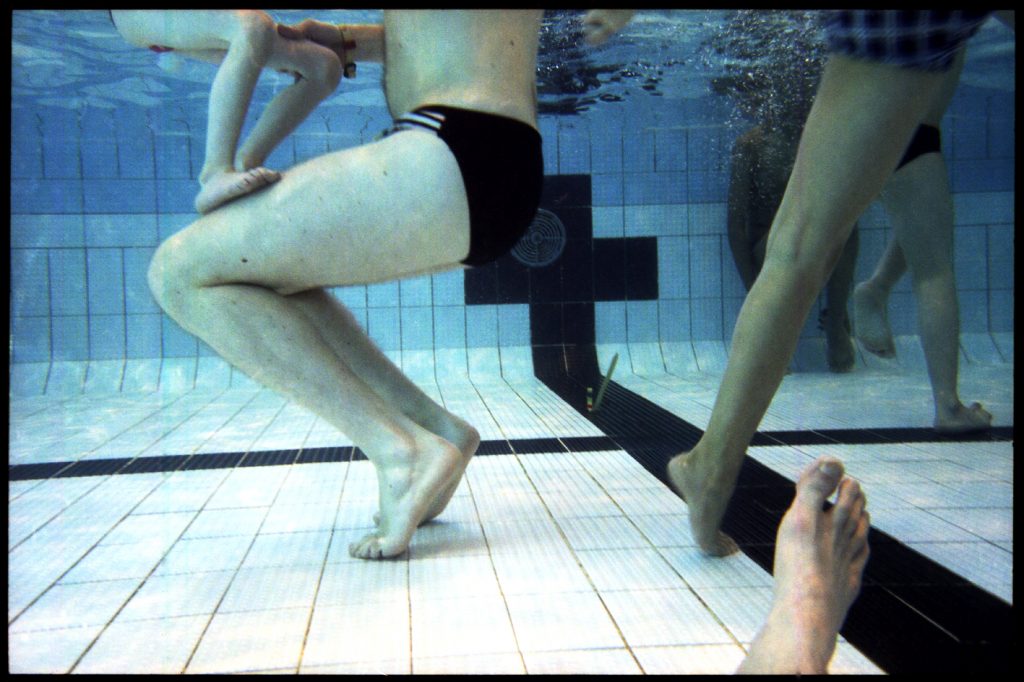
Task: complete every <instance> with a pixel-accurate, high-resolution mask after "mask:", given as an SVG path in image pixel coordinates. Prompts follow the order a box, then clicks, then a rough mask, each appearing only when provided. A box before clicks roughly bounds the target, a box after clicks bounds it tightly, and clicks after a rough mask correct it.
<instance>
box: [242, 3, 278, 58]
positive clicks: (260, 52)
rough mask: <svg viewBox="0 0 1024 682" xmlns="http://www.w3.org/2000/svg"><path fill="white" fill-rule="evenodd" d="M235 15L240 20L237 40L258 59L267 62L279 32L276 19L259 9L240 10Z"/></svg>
mask: <svg viewBox="0 0 1024 682" xmlns="http://www.w3.org/2000/svg"><path fill="white" fill-rule="evenodd" d="M235 17H236V18H237V21H238V25H237V35H236V40H238V41H239V44H240V45H241V46H243V47H245V49H246V50H248V51H250V52H251V53H252V54H253V56H254V57H255V58H256V59H258V60H259V61H261V62H265V61H266V60H267V59H268V58H269V57H270V51H271V50H272V49H273V47H274V36H275V34H276V33H277V28H276V27H275V25H274V20H273V19H271V18H270V16H269V15H267V13H266V12H261V11H258V10H238V11H237V12H236V13H235Z"/></svg>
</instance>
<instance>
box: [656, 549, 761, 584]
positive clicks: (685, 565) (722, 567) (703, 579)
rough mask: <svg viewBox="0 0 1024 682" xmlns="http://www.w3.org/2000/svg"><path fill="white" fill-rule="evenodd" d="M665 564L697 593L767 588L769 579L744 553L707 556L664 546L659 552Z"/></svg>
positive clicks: (697, 551)
mask: <svg viewBox="0 0 1024 682" xmlns="http://www.w3.org/2000/svg"><path fill="white" fill-rule="evenodd" d="M660 551H661V553H662V555H663V556H664V557H665V559H666V561H667V562H668V563H669V564H670V565H671V566H672V568H674V569H675V570H676V572H677V573H678V574H679V575H681V576H682V577H683V580H685V581H686V583H687V584H688V585H689V586H690V587H692V588H694V589H695V590H698V589H699V588H703V587H764V586H771V584H772V576H771V575H770V574H768V573H766V572H765V571H764V569H762V568H761V567H760V566H758V565H757V564H756V563H755V562H754V561H753V560H752V559H750V558H749V557H748V556H746V555H745V554H742V553H740V552H737V553H735V554H731V555H729V556H726V557H709V556H707V555H706V554H704V553H703V552H701V551H700V550H699V549H697V548H696V547H667V548H664V549H661V550H660Z"/></svg>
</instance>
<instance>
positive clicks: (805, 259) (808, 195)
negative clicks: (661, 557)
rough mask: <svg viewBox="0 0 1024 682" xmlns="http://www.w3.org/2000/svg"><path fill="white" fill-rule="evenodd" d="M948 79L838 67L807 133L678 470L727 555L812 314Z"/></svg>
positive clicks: (828, 76) (714, 545)
mask: <svg viewBox="0 0 1024 682" xmlns="http://www.w3.org/2000/svg"><path fill="white" fill-rule="evenodd" d="M940 80H941V76H936V75H934V74H929V73H923V72H916V71H912V70H910V69H899V68H894V67H888V66H882V65H876V64H871V63H866V62H857V61H854V60H851V59H845V58H841V57H833V58H832V59H830V61H829V63H828V65H827V66H826V67H825V71H824V74H823V76H822V81H821V86H820V88H819V90H818V95H817V97H816V99H815V102H814V106H813V107H812V109H811V113H810V115H809V117H808V120H807V124H806V126H805V127H804V132H803V136H802V138H801V140H800V147H799V150H798V152H797V158H796V163H795V165H794V168H793V173H792V175H791V176H790V179H789V184H788V186H787V188H786V194H785V196H784V197H783V200H782V204H781V205H780V207H779V210H778V213H777V214H776V217H775V222H774V224H773V226H772V229H771V232H770V234H769V240H768V254H767V259H766V261H765V266H764V268H763V269H762V271H761V274H760V275H759V276H758V278H757V280H756V281H755V282H754V286H753V288H752V289H751V290H750V293H749V294H748V295H747V298H746V300H745V301H744V303H743V307H742V308H741V310H740V315H739V319H738V320H737V322H736V328H735V330H734V332H733V340H732V347H731V349H730V353H729V362H728V365H727V367H726V371H725V375H724V376H723V378H722V383H721V385H720V387H719V390H718V395H717V397H716V399H715V405H714V408H713V410H712V414H711V419H710V422H709V424H708V428H707V430H706V431H705V432H704V435H703V436H702V437H701V439H700V441H699V442H698V443H697V445H696V446H695V447H694V449H693V450H692V451H691V452H690V453H689V454H688V455H680V457H683V458H684V459H683V460H681V462H685V465H686V466H685V467H677V471H678V472H679V474H680V476H677V477H676V478H675V479H674V480H675V481H676V486H677V488H678V489H681V490H683V491H686V490H689V491H690V493H689V494H688V495H687V494H685V492H684V496H685V497H686V500H687V504H688V505H689V506H690V523H691V528H692V530H693V533H694V537H695V539H696V540H697V542H698V543H699V544H700V546H701V548H702V549H703V550H704V551H705V552H707V553H709V554H720V553H721V551H722V548H723V546H722V542H721V538H720V537H719V536H720V535H721V532H720V530H719V528H720V526H721V521H722V517H723V516H724V515H725V510H726V507H727V505H728V502H729V498H730V497H731V495H732V490H733V488H734V487H735V484H736V476H737V475H738V474H739V469H740V465H741V464H742V461H743V455H744V452H745V450H746V447H747V445H748V444H749V442H750V439H751V438H752V437H753V435H754V432H755V431H756V429H757V425H758V424H759V423H760V421H761V418H762V417H763V416H764V413H765V411H766V410H767V409H768V405H769V404H770V402H771V399H772V397H773V396H774V395H775V391H776V390H777V389H778V386H779V383H780V382H781V381H782V377H783V375H784V373H785V369H786V365H787V364H788V363H789V361H790V359H791V358H792V356H793V351H794V349H795V348H796V341H797V337H798V336H799V333H800V329H801V328H802V326H803V323H804V320H806V318H807V313H808V312H809V310H810V307H811V304H812V303H813V302H814V299H815V297H816V296H817V295H818V292H820V291H821V288H822V286H823V285H824V283H825V280H826V279H827V278H828V276H829V275H830V274H831V270H832V268H833V266H834V264H835V263H836V261H837V259H838V257H839V254H840V251H841V250H842V247H843V244H844V243H845V241H846V239H847V237H848V236H849V233H850V230H851V229H852V227H853V224H854V222H855V221H856V219H857V217H858V216H859V215H860V214H861V213H862V212H863V211H864V209H865V208H866V207H867V205H868V204H869V203H870V202H871V200H872V199H874V197H875V196H876V195H877V194H878V192H879V191H880V190H881V188H882V186H883V185H884V184H885V181H886V180H887V179H888V177H889V175H891V173H892V171H893V169H894V168H895V167H896V163H897V161H898V160H899V157H900V154H901V153H902V151H903V149H905V147H906V145H907V143H908V141H909V140H910V137H911V135H912V133H913V131H914V127H915V126H916V125H917V124H918V121H920V120H921V116H922V114H923V113H924V111H925V109H926V107H927V105H928V103H929V101H930V100H931V98H932V97H933V95H934V93H935V90H936V88H937V86H938V84H939V81H940Z"/></svg>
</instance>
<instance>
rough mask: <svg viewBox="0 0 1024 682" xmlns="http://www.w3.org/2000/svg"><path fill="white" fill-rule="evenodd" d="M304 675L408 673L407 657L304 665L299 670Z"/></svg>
mask: <svg viewBox="0 0 1024 682" xmlns="http://www.w3.org/2000/svg"><path fill="white" fill-rule="evenodd" d="M299 671H300V672H301V673H302V674H304V675H409V674H411V672H410V663H409V659H408V657H406V658H404V659H401V660H390V661H354V662H347V663H329V664H327V665H305V664H303V665H302V667H301V668H300V670H299Z"/></svg>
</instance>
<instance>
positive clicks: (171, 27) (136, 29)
mask: <svg viewBox="0 0 1024 682" xmlns="http://www.w3.org/2000/svg"><path fill="white" fill-rule="evenodd" d="M114 24H115V26H116V28H117V31H118V33H120V34H121V36H122V37H123V38H124V39H125V40H126V41H128V42H129V43H131V44H133V45H136V46H138V47H149V46H150V45H163V46H165V47H172V48H174V49H175V50H227V49H228V46H229V44H230V38H231V36H232V35H234V33H235V30H236V27H237V26H238V19H237V13H236V12H235V11H234V10H114Z"/></svg>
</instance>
